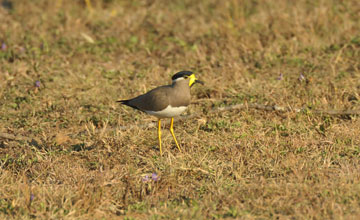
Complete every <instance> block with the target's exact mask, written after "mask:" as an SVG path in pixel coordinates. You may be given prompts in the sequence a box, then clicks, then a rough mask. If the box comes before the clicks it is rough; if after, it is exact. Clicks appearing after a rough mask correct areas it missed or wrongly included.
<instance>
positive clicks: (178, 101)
mask: <svg viewBox="0 0 360 220" xmlns="http://www.w3.org/2000/svg"><path fill="white" fill-rule="evenodd" d="M171 79H172V84H171V85H166V86H160V87H157V88H155V89H153V90H150V91H149V92H147V93H145V94H143V95H140V96H138V97H135V98H133V99H128V100H119V101H118V102H120V103H121V104H124V105H127V106H130V107H132V108H135V109H137V110H140V111H143V112H146V113H148V114H150V115H154V116H156V117H157V118H158V136H159V148H160V154H161V155H162V149H161V119H162V118H171V123H170V132H171V135H172V136H173V138H174V141H175V144H176V146H177V148H179V150H180V152H181V148H180V146H179V143H178V142H177V140H176V138H175V134H174V128H173V124H174V117H176V116H179V115H180V114H181V113H183V112H184V111H185V110H186V108H187V106H188V105H189V104H190V88H191V87H192V86H193V85H194V84H195V83H200V84H204V83H203V82H202V81H200V80H198V79H196V77H195V74H193V73H192V72H190V71H181V72H178V73H176V74H175V75H173V76H172V78H171Z"/></svg>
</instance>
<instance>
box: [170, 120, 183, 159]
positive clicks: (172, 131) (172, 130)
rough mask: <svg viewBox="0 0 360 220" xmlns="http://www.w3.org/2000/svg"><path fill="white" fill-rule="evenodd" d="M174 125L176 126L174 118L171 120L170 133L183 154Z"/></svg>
mask: <svg viewBox="0 0 360 220" xmlns="http://www.w3.org/2000/svg"><path fill="white" fill-rule="evenodd" d="M173 125H174V118H171V123H170V132H171V134H172V136H173V138H174V141H175V144H176V146H177V148H179V151H180V152H181V148H180V146H179V144H178V142H177V140H176V137H175V134H174V128H173Z"/></svg>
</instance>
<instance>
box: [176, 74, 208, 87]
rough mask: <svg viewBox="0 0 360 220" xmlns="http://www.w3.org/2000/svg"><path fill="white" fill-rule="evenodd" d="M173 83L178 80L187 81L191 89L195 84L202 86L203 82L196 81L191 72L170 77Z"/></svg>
mask: <svg viewBox="0 0 360 220" xmlns="http://www.w3.org/2000/svg"><path fill="white" fill-rule="evenodd" d="M171 79H172V81H173V83H175V82H178V81H180V80H187V81H188V82H189V87H192V86H193V85H194V84H196V83H200V84H204V82H203V81H200V80H198V79H196V77H195V74H194V73H193V72H191V71H181V72H178V73H176V74H175V75H173V76H172V78H171Z"/></svg>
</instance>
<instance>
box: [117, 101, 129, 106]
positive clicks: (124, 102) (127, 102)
mask: <svg viewBox="0 0 360 220" xmlns="http://www.w3.org/2000/svg"><path fill="white" fill-rule="evenodd" d="M129 101H130V100H118V101H116V102H120V103H121V104H124V105H128V104H129Z"/></svg>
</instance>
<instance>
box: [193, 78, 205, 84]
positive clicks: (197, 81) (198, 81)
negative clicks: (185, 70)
mask: <svg viewBox="0 0 360 220" xmlns="http://www.w3.org/2000/svg"><path fill="white" fill-rule="evenodd" d="M195 83H200V84H201V85H204V82H203V81H201V80H198V79H197V80H195Z"/></svg>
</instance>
